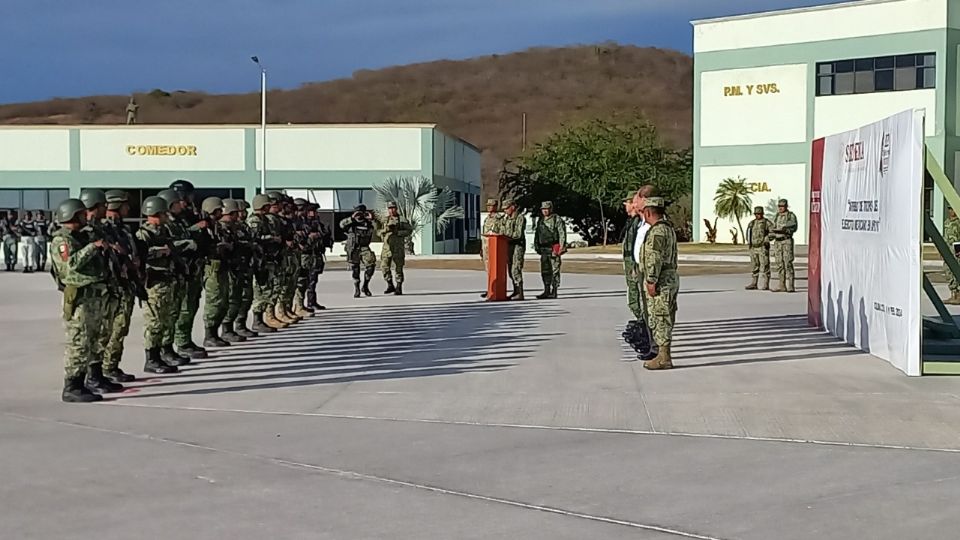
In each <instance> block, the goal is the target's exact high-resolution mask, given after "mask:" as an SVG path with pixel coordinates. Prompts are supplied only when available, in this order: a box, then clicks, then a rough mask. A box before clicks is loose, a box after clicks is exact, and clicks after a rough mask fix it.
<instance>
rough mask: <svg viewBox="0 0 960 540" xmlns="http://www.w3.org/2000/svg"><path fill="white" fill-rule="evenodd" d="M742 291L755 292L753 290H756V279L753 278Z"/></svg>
mask: <svg viewBox="0 0 960 540" xmlns="http://www.w3.org/2000/svg"><path fill="white" fill-rule="evenodd" d="M744 289H745V290H748V291H755V290H757V277H756V276H754V277H753V281H751V282H750V284H749V285H747V286H746V287H744Z"/></svg>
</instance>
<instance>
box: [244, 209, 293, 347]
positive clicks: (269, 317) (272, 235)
mask: <svg viewBox="0 0 960 540" xmlns="http://www.w3.org/2000/svg"><path fill="white" fill-rule="evenodd" d="M270 206H271V202H270V197H269V196H268V195H266V194H264V193H261V194H259V195H256V196H254V197H253V206H252V208H253V214H251V215H250V217H249V218H247V226H249V227H250V236H251V237H252V238H253V241H254V242H256V243H257V246H258V247H259V250H260V252H261V253H262V255H261V259H260V263H259V265H258V266H256V267H255V268H254V269H253V270H254V274H253V278H254V280H253V304H252V306H251V307H252V309H253V330H254V331H255V332H258V333H271V332H276V331H277V330H280V329H283V328H286V327H287V324H286V323H284V322H282V321H280V320H279V319H277V316H276V314H275V313H274V309H273V306H274V293H273V286H274V278H273V274H275V273H276V272H277V263H278V260H279V258H280V246H281V240H280V236H279V235H277V234H276V232H275V231H274V230H273V228H272V226H271V220H270V217H269V215H270Z"/></svg>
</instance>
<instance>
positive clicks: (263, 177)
mask: <svg viewBox="0 0 960 540" xmlns="http://www.w3.org/2000/svg"><path fill="white" fill-rule="evenodd" d="M260 156H261V158H260V159H261V162H260V193H266V192H267V70H266V69H264V68H263V67H261V68H260Z"/></svg>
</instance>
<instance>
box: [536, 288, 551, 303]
mask: <svg viewBox="0 0 960 540" xmlns="http://www.w3.org/2000/svg"><path fill="white" fill-rule="evenodd" d="M547 298H550V286H549V285H544V286H543V292H542V293H541V294H538V295H537V300H546V299H547Z"/></svg>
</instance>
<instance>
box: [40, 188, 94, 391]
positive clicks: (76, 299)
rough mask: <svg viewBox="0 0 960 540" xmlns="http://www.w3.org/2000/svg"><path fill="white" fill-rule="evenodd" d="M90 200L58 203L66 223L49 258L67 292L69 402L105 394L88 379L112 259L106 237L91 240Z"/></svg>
mask: <svg viewBox="0 0 960 540" xmlns="http://www.w3.org/2000/svg"><path fill="white" fill-rule="evenodd" d="M86 210H87V208H86V206H85V205H84V204H83V202H82V201H80V200H79V199H67V200H65V201H63V202H62V203H60V206H59V207H58V208H57V220H58V221H59V222H60V224H61V228H60V229H59V230H58V231H57V232H56V233H54V235H53V239H52V241H51V242H50V261H51V264H52V266H53V268H52V271H53V275H54V277H55V278H56V280H57V285H58V287H59V288H60V290H61V291H62V292H63V320H64V321H65V324H64V327H65V329H66V347H65V350H64V359H63V360H64V365H63V370H64V377H63V378H64V380H63V393H62V394H61V399H62V400H63V401H65V402H68V403H90V402H93V401H101V400H102V399H103V398H102V397H101V396H99V395H97V394H95V393H93V392H91V391H90V390H89V389H88V388H87V387H86V386H85V385H84V378H85V376H86V374H87V369H89V366H90V364H91V363H92V362H93V355H94V351H93V347H94V343H96V342H97V339H98V336H97V333H98V332H99V331H100V328H101V327H102V325H101V324H100V320H99V317H100V308H101V305H102V299H103V297H104V296H105V295H107V294H108V292H107V285H106V279H107V276H108V275H109V274H108V270H107V261H106V258H105V257H104V255H103V252H102V249H104V247H105V242H104V241H103V240H97V241H90V239H89V238H88V237H87V235H86V234H84V233H83V232H81V229H82V228H83V227H84V226H85V225H86Z"/></svg>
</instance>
